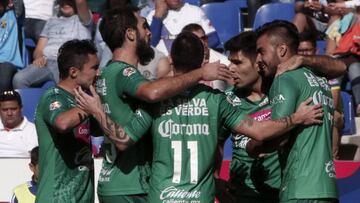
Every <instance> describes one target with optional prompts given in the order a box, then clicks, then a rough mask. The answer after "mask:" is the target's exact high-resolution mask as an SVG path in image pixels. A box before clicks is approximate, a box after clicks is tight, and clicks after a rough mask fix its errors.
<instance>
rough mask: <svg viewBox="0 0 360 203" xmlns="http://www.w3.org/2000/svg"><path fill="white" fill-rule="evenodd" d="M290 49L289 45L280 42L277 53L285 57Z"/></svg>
mask: <svg viewBox="0 0 360 203" xmlns="http://www.w3.org/2000/svg"><path fill="white" fill-rule="evenodd" d="M288 51H289V47H288V46H287V45H286V44H280V45H279V46H278V47H277V53H278V55H279V56H280V57H284V56H285V55H286V53H287V52H288Z"/></svg>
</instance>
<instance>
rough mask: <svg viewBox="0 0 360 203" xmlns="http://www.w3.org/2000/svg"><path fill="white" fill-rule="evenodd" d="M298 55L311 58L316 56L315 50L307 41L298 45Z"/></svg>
mask: <svg viewBox="0 0 360 203" xmlns="http://www.w3.org/2000/svg"><path fill="white" fill-rule="evenodd" d="M298 54H301V55H305V56H311V55H315V54H316V48H315V47H314V46H313V45H312V44H311V42H309V41H302V42H300V44H299V48H298Z"/></svg>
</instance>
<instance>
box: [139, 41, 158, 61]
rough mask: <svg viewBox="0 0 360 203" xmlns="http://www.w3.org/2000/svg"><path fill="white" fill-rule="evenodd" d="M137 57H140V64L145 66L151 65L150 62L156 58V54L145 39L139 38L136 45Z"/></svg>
mask: <svg viewBox="0 0 360 203" xmlns="http://www.w3.org/2000/svg"><path fill="white" fill-rule="evenodd" d="M136 55H137V56H138V57H139V63H140V64H141V65H143V66H144V65H147V64H149V62H150V61H151V60H152V59H153V58H154V55H155V52H154V50H153V49H152V48H151V46H150V45H149V43H147V42H146V41H145V39H141V38H140V37H138V41H137V43H136Z"/></svg>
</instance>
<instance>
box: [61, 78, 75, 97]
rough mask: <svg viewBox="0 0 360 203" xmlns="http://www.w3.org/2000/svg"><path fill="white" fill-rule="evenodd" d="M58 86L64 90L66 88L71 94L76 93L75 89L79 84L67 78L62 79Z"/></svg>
mask: <svg viewBox="0 0 360 203" xmlns="http://www.w3.org/2000/svg"><path fill="white" fill-rule="evenodd" d="M58 86H59V87H61V88H62V89H64V90H66V91H67V92H69V93H70V94H72V95H75V92H74V89H75V88H76V87H77V86H78V85H77V84H76V83H74V82H73V81H70V80H66V79H65V80H60V82H59V83H58Z"/></svg>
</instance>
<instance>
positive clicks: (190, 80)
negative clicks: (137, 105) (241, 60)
mask: <svg viewBox="0 0 360 203" xmlns="http://www.w3.org/2000/svg"><path fill="white" fill-rule="evenodd" d="M230 78H231V73H230V71H229V70H228V69H227V67H226V66H225V65H223V64H220V62H214V63H208V64H205V65H204V66H202V67H201V68H198V69H196V70H193V71H191V72H188V73H185V74H181V75H179V76H176V77H169V78H163V79H159V80H156V81H152V82H146V83H143V84H142V85H140V86H139V88H138V89H137V91H136V96H137V98H139V99H142V100H144V101H147V102H158V101H160V100H164V99H168V98H170V97H172V96H175V95H176V94H178V93H180V92H182V91H184V90H186V89H187V88H189V87H191V86H193V85H195V84H197V83H198V82H199V81H200V80H207V81H211V80H228V79H230Z"/></svg>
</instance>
